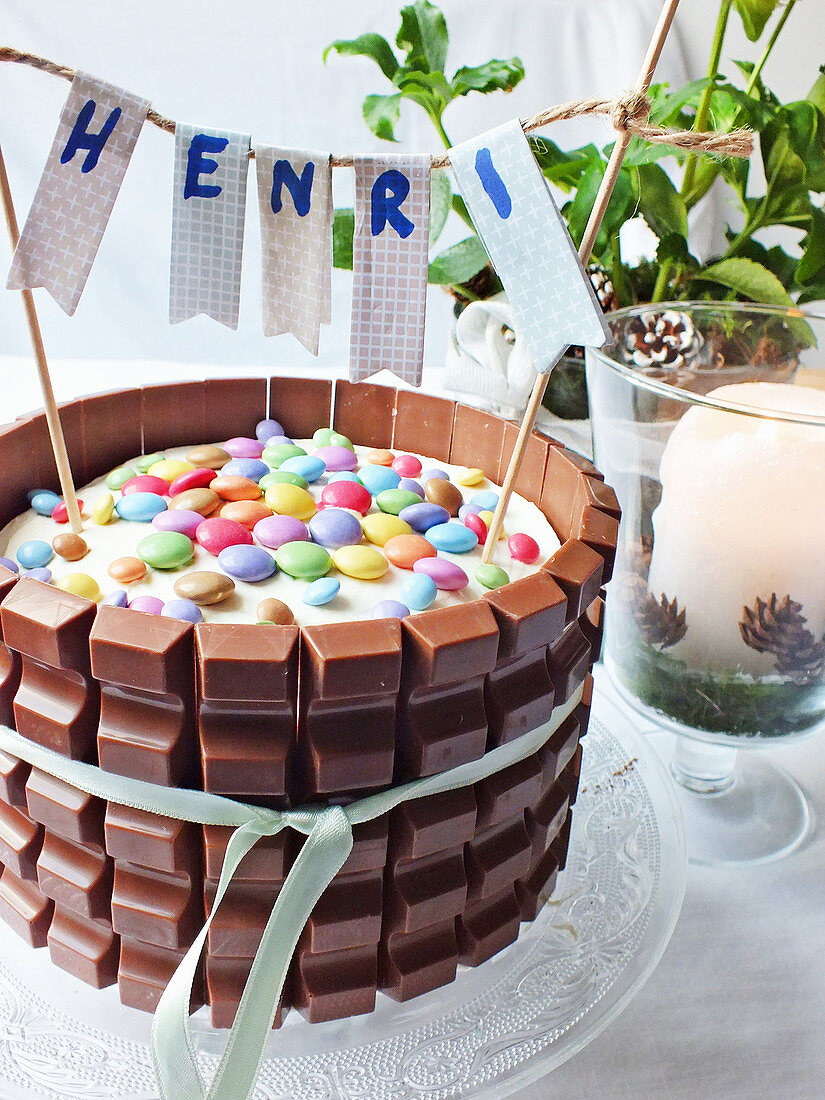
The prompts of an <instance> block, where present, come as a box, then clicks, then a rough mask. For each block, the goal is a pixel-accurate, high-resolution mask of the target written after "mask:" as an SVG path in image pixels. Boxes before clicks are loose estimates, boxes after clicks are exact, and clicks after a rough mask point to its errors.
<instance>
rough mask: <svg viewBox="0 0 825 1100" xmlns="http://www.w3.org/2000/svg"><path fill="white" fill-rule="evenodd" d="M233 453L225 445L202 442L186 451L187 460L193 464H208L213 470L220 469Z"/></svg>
mask: <svg viewBox="0 0 825 1100" xmlns="http://www.w3.org/2000/svg"><path fill="white" fill-rule="evenodd" d="M231 457H232V455H230V453H229V451H225V450H224V449H223V447H213V446H212V445H211V444H201V445H200V446H198V447H192V448H190V449H189V450H188V451H187V452H186V461H187V462H191V463H192V465H193V466H195V467H200V466H206V467H209V468H210V469H212V470H220V469H221V467H223V466H225V465H226V463H227V462H228V461H229V460H230V458H231Z"/></svg>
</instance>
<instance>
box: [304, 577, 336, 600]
mask: <svg viewBox="0 0 825 1100" xmlns="http://www.w3.org/2000/svg"><path fill="white" fill-rule="evenodd" d="M340 590H341V582H340V581H338V580H336V579H335V578H334V577H319V578H318V580H317V581H312V582H310V584H308V585H307V586H306V588H305V589H304V595H303V597H302V599H303V601H304V603H306V604H309V605H310V606H311V607H322V606H323V605H324V604H326V603H329V602H330V601H331V600H334V599H335V597H336V596H337V595H338V593H339V592H340Z"/></svg>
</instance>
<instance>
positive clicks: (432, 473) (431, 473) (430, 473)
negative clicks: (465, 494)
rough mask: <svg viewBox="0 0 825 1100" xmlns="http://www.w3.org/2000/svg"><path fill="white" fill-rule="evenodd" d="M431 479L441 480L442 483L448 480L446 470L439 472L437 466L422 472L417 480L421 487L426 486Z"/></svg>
mask: <svg viewBox="0 0 825 1100" xmlns="http://www.w3.org/2000/svg"><path fill="white" fill-rule="evenodd" d="M431 477H438V478H441V480H442V481H449V480H450V475H449V474H448V473H447V472H446V470H441V469H439V467H438V466H433V468H432V469H431V470H424V472H423V473H421V474H419V475H418V480H419V481H420V482H421V484H422V485H426V484H427V482H428V481H429V480H430V478H431Z"/></svg>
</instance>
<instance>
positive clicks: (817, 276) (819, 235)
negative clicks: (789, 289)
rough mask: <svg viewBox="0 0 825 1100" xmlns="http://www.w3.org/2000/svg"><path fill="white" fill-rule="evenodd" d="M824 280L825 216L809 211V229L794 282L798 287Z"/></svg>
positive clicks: (818, 211)
mask: <svg viewBox="0 0 825 1100" xmlns="http://www.w3.org/2000/svg"><path fill="white" fill-rule="evenodd" d="M823 278H825V214H823V213H822V211H821V210H816V209H814V210H812V211H811V228H810V229H809V230H808V236H807V237H806V238H805V251H804V252H803V253H802V258H801V259H800V261H799V265H798V266H797V269H796V282H797V283H798V284H799V285H802V284H804V283H810V282H813V281H817V282H822V281H823Z"/></svg>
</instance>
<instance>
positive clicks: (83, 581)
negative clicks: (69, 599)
mask: <svg viewBox="0 0 825 1100" xmlns="http://www.w3.org/2000/svg"><path fill="white" fill-rule="evenodd" d="M57 587H58V588H62V589H63V591H64V592H72V593H73V594H74V595H75V596H82V597H83V599H84V600H94V602H95V603H97V601H98V600H99V599H100V595H101V593H100V588H99V587H98V584H97V581H96V580H95V579H94V577H90V576H89V574H88V573H67V574H66V576H65V577H61V578H60V580H59V581H57Z"/></svg>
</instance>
